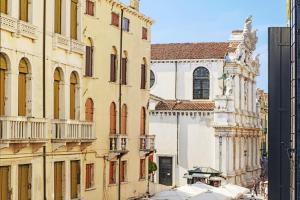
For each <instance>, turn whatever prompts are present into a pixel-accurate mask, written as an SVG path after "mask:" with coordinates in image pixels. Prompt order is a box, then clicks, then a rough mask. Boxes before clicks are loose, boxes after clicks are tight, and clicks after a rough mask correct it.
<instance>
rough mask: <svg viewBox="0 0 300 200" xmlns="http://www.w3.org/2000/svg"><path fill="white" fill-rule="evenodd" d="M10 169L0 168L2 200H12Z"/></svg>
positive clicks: (6, 167)
mask: <svg viewBox="0 0 300 200" xmlns="http://www.w3.org/2000/svg"><path fill="white" fill-rule="evenodd" d="M10 187H11V185H10V167H9V166H0V199H3V200H5V199H10Z"/></svg>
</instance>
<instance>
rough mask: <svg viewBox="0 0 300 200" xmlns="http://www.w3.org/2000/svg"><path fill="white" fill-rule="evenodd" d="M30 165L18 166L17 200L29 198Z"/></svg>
mask: <svg viewBox="0 0 300 200" xmlns="http://www.w3.org/2000/svg"><path fill="white" fill-rule="evenodd" d="M31 174H32V172H31V165H19V167H18V200H28V199H31Z"/></svg>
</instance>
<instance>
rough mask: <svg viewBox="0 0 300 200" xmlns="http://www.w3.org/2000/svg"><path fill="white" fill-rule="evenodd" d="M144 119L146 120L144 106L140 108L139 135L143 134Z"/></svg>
mask: <svg viewBox="0 0 300 200" xmlns="http://www.w3.org/2000/svg"><path fill="white" fill-rule="evenodd" d="M145 121H146V112H145V108H142V111H141V124H140V130H141V135H145V125H146V123H145Z"/></svg>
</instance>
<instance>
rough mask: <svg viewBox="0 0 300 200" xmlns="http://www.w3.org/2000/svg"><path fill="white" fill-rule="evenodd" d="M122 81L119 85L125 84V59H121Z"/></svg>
mask: <svg viewBox="0 0 300 200" xmlns="http://www.w3.org/2000/svg"><path fill="white" fill-rule="evenodd" d="M121 71H122V72H121V73H122V80H121V83H122V84H123V85H126V84H127V58H122V69H121Z"/></svg>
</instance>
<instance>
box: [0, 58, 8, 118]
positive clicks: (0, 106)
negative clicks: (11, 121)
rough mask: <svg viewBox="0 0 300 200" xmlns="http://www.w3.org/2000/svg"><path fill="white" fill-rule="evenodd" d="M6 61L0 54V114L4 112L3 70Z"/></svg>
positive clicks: (5, 68)
mask: <svg viewBox="0 0 300 200" xmlns="http://www.w3.org/2000/svg"><path fill="white" fill-rule="evenodd" d="M6 70H7V63H6V59H5V57H4V56H3V55H2V54H0V116H1V115H4V114H5V87H6V86H5V72H6Z"/></svg>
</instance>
